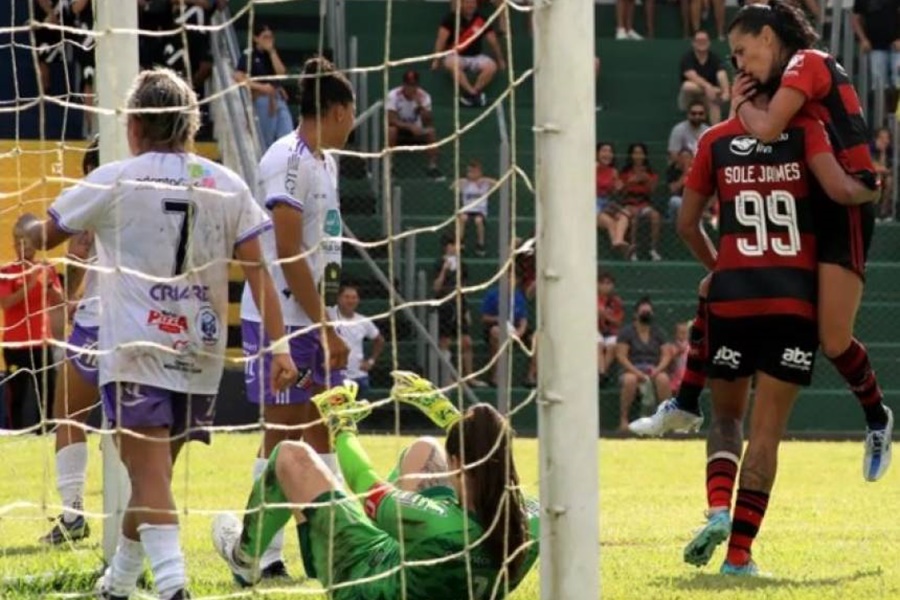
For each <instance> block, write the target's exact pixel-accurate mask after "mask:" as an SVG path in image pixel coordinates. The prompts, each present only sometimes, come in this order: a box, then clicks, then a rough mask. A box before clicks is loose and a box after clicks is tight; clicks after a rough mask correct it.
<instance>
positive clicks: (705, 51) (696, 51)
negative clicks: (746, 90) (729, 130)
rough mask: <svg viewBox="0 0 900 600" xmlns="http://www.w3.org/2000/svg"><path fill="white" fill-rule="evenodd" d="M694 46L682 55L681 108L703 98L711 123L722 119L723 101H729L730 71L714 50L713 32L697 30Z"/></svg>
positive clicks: (683, 108) (679, 100)
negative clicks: (711, 41) (710, 39)
mask: <svg viewBox="0 0 900 600" xmlns="http://www.w3.org/2000/svg"><path fill="white" fill-rule="evenodd" d="M691 46H692V47H691V49H690V50H688V51H687V52H686V53H685V55H684V56H683V57H682V58H681V92H680V93H679V94H678V109H679V110H681V111H686V110H687V109H688V107H689V106H690V105H691V103H692V102H697V101H700V102H703V104H704V105H705V106H706V112H707V114H708V115H709V121H710V124H712V125H715V124H716V123H718V122H719V121H721V120H722V106H721V105H722V103H723V102H728V100H729V93H730V87H729V84H728V73H726V72H725V67H723V66H722V61H721V59H719V57H718V55H717V54H716V53H715V52H712V51H710V49H709V46H710V41H709V34H708V33H706V32H705V31H698V32H697V33H695V34H694V39H693V41H692V42H691Z"/></svg>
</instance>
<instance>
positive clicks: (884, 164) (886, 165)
mask: <svg viewBox="0 0 900 600" xmlns="http://www.w3.org/2000/svg"><path fill="white" fill-rule="evenodd" d="M871 152H872V162H873V163H874V164H875V172H876V173H877V174H878V176H879V177H880V178H881V198H880V199H879V201H878V209H877V213H876V216H877V218H878V221H879V222H882V223H883V222H886V221H891V220H893V218H894V177H893V175H892V168H893V164H892V160H893V155H894V150H893V147H892V145H891V130H890V129H888V128H886V127H882V128H880V129H879V130H878V131H876V132H875V138H874V139H873V140H872V144H871Z"/></svg>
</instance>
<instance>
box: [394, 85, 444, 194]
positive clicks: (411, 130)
mask: <svg viewBox="0 0 900 600" xmlns="http://www.w3.org/2000/svg"><path fill="white" fill-rule="evenodd" d="M385 109H386V110H387V117H388V146H390V147H391V148H393V147H394V146H415V145H417V144H433V143H435V142H436V141H437V133H436V132H435V129H434V116H433V114H432V112H431V95H429V93H428V92H426V91H425V90H423V89H422V88H421V87H420V86H419V74H418V73H417V72H416V71H414V70H412V69H410V70H409V71H407V72H406V73H404V74H403V84H402V85H400V86H399V87H395V88H394V89H392V90H391V91H390V92H388V95H387V100H386V101H385ZM425 156H427V157H428V169H427V170H426V174H427V175H428V177H430V178H431V179H434V180H435V181H443V180H444V174H443V173H441V170H440V168H438V148H437V146H435V147H434V148H428V149H427V150H425Z"/></svg>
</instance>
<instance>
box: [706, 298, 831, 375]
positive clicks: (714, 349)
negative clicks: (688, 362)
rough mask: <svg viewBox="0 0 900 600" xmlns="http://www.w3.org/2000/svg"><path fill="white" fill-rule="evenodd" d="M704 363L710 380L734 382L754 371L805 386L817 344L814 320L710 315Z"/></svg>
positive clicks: (817, 334)
mask: <svg viewBox="0 0 900 600" xmlns="http://www.w3.org/2000/svg"><path fill="white" fill-rule="evenodd" d="M706 331H707V340H708V341H707V344H708V347H707V359H706V360H707V363H706V369H707V374H708V375H709V378H710V379H725V380H727V381H734V380H735V379H739V378H742V377H750V376H752V375H753V374H754V373H756V372H757V371H762V372H763V373H765V374H767V375H770V376H772V377H774V378H775V379H778V380H780V381H784V382H786V383H793V384H795V385H802V386H808V385H809V384H810V381H811V380H812V374H813V367H814V366H815V362H816V350H817V349H818V347H819V332H818V328H817V326H816V322H815V321H812V320H810V319H804V318H802V317H795V316H787V315H785V316H778V315H767V316H761V317H742V318H735V319H728V318H723V317H717V316H715V315H713V314H710V315H709V321H708V324H707V328H706Z"/></svg>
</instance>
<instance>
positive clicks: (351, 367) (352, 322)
mask: <svg viewBox="0 0 900 600" xmlns="http://www.w3.org/2000/svg"><path fill="white" fill-rule="evenodd" d="M357 307H359V290H358V289H357V287H356V286H354V285H350V284H344V285H342V286H341V288H340V290H338V296H337V306H335V307H334V308H333V309H332V310H331V314H330V315H329V318H330V319H331V320H332V321H334V322H335V326H334V328H335V331H336V332H337V334H338V335H339V336H341V339H343V340H344V342H346V343H347V349H348V350H349V354H348V356H347V379H351V380H353V381H355V382H356V383H357V385H359V393H360V396H361V397H365V396H366V394H368V392H369V372H370V371H371V370H372V367H374V366H375V363H376V362H378V357H379V356H381V353H382V352H383V351H384V336H382V335H381V332H380V331H379V330H378V327H376V326H375V323H373V322H372V319H370V318H368V317H364V316H363V315H361V314H359V313H357V312H356V309H357ZM365 340H371V341H372V353H371V354H370V355H369V358H366V353H365V348H363V343H364V342H365Z"/></svg>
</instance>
